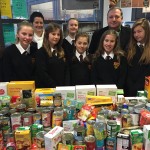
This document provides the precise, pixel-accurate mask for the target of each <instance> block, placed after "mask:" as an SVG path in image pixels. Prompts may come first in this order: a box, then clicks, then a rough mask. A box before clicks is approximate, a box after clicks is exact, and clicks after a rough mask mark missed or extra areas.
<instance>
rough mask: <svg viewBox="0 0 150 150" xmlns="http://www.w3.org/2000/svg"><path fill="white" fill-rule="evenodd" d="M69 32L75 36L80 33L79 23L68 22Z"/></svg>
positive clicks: (72, 20)
mask: <svg viewBox="0 0 150 150" xmlns="http://www.w3.org/2000/svg"><path fill="white" fill-rule="evenodd" d="M68 32H69V35H75V34H76V33H77V32H78V21H77V20H75V19H71V20H69V22H68Z"/></svg>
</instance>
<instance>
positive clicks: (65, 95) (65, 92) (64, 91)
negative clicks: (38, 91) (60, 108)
mask: <svg viewBox="0 0 150 150" xmlns="http://www.w3.org/2000/svg"><path fill="white" fill-rule="evenodd" d="M55 92H56V93H61V96H62V100H65V99H75V86H57V87H56V91H55Z"/></svg>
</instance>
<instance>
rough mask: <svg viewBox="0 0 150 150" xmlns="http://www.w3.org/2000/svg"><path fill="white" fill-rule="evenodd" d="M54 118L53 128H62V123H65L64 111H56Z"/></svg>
mask: <svg viewBox="0 0 150 150" xmlns="http://www.w3.org/2000/svg"><path fill="white" fill-rule="evenodd" d="M52 118H53V120H52V127H55V126H62V121H63V114H62V111H54V112H53V117H52Z"/></svg>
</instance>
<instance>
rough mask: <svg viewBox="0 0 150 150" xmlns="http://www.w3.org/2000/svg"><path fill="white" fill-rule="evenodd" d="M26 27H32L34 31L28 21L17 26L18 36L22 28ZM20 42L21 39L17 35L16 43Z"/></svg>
mask: <svg viewBox="0 0 150 150" xmlns="http://www.w3.org/2000/svg"><path fill="white" fill-rule="evenodd" d="M24 26H26V27H31V28H32V29H33V26H32V24H31V23H30V22H28V21H26V20H25V21H22V22H21V23H19V24H18V25H17V34H18V33H19V31H20V30H21V29H22V27H24ZM33 33H34V30H33ZM18 42H19V38H18V37H17V35H16V43H18Z"/></svg>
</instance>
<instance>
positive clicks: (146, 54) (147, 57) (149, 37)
mask: <svg viewBox="0 0 150 150" xmlns="http://www.w3.org/2000/svg"><path fill="white" fill-rule="evenodd" d="M137 26H141V27H142V28H143V29H144V31H145V37H144V41H145V43H144V44H145V45H144V50H143V53H142V56H141V58H140V60H139V63H141V64H149V63H150V25H149V21H148V20H146V19H145V18H140V19H138V20H137V21H136V22H135V23H134V24H133V27H132V32H131V39H130V43H129V49H128V55H127V60H128V63H129V64H130V65H131V61H132V59H133V57H134V55H135V53H136V46H137V41H136V39H135V38H134V29H135V27H137Z"/></svg>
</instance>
